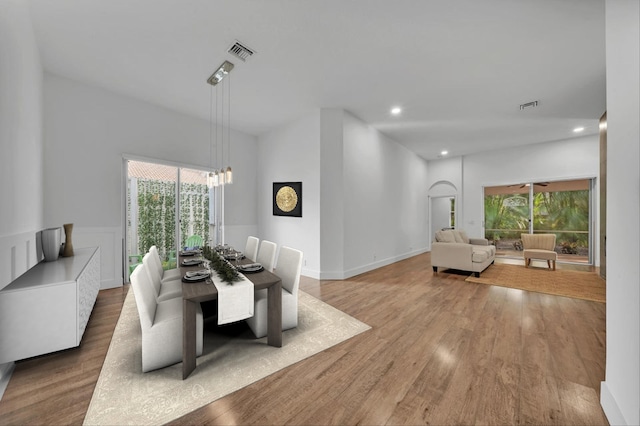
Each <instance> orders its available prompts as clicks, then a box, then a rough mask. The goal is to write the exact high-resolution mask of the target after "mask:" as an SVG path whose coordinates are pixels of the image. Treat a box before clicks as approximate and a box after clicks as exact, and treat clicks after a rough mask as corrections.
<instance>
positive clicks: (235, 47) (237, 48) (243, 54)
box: [227, 40, 256, 61]
mask: <svg viewBox="0 0 640 426" xmlns="http://www.w3.org/2000/svg"><path fill="white" fill-rule="evenodd" d="M227 52H228V53H231V54H232V55H233V56H235V57H237V58H239V59H240V60H242V61H246V60H247V59H248V58H249V57H250V56H251V55H253V54H254V53H256V51H255V50H252V49H249V48H248V47H247V46H245V45H243V44H242V43H240V42H239V41H238V40H236V41H235V43H233V44H232V45H231V47H230V48H229V49H227Z"/></svg>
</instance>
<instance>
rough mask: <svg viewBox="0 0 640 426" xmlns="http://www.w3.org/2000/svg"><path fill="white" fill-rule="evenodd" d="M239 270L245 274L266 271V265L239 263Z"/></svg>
mask: <svg viewBox="0 0 640 426" xmlns="http://www.w3.org/2000/svg"><path fill="white" fill-rule="evenodd" d="M236 268H237V269H238V272H242V273H243V274H255V273H256V272H261V271H264V266H262V265H261V264H259V263H250V264H248V265H238V266H237V267H236Z"/></svg>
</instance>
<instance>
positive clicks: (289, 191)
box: [276, 186, 298, 213]
mask: <svg viewBox="0 0 640 426" xmlns="http://www.w3.org/2000/svg"><path fill="white" fill-rule="evenodd" d="M276 204H277V205H278V208H279V209H280V210H282V211H283V212H286V213H289V212H290V211H292V210H293V209H295V208H296V205H297V204H298V194H296V191H295V190H294V189H293V188H292V187H290V186H283V187H282V188H280V189H279V190H278V192H277V193H276Z"/></svg>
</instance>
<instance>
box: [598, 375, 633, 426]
mask: <svg viewBox="0 0 640 426" xmlns="http://www.w3.org/2000/svg"><path fill="white" fill-rule="evenodd" d="M600 405H601V406H602V410H603V411H604V415H605V416H607V420H609V424H610V425H627V424H628V423H627V421H626V420H625V418H624V416H623V415H622V411H620V407H618V403H617V402H616V399H615V398H614V397H613V394H612V393H611V391H610V390H609V386H607V382H600Z"/></svg>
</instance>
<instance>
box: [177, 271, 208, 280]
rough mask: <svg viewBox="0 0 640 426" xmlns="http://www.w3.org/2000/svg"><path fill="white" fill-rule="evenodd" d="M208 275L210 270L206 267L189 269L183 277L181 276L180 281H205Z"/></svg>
mask: <svg viewBox="0 0 640 426" xmlns="http://www.w3.org/2000/svg"><path fill="white" fill-rule="evenodd" d="M210 275H211V274H210V272H209V271H208V270H206V269H203V270H200V271H189V272H187V273H186V274H185V275H184V277H182V281H184V282H187V283H196V282H200V281H205V280H206V279H208V278H209V276H210Z"/></svg>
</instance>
